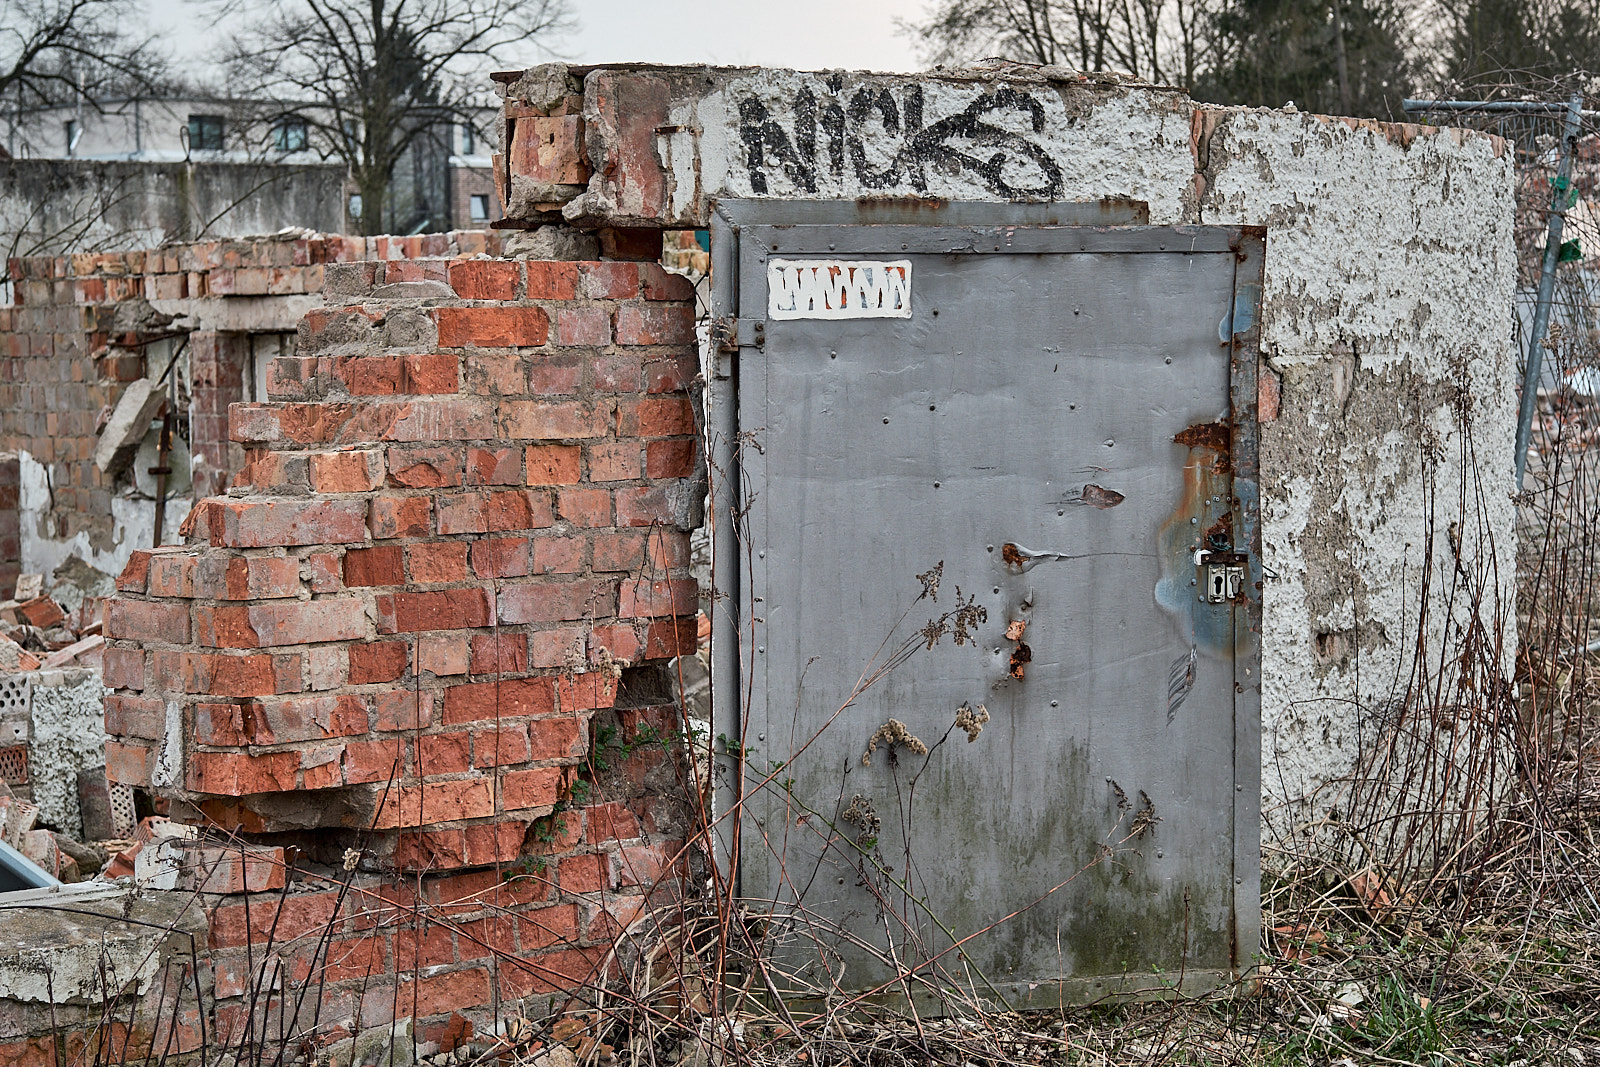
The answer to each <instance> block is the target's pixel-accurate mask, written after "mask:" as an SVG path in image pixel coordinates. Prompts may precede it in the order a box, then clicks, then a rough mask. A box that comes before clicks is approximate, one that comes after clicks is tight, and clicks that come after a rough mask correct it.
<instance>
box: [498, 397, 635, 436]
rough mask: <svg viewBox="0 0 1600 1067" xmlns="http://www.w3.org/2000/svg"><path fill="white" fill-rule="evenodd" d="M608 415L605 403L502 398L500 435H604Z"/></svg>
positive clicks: (608, 411)
mask: <svg viewBox="0 0 1600 1067" xmlns="http://www.w3.org/2000/svg"><path fill="white" fill-rule="evenodd" d="M610 416H611V411H610V408H609V407H607V406H606V405H604V404H593V403H585V402H583V401H577V400H571V401H565V402H550V401H543V400H504V401H501V403H500V436H501V437H502V438H504V439H507V440H524V441H565V440H576V439H582V438H589V437H604V436H605V434H606V430H607V429H608V427H609V424H610V421H611V418H610Z"/></svg>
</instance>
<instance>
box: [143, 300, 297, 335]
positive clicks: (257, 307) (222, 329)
mask: <svg viewBox="0 0 1600 1067" xmlns="http://www.w3.org/2000/svg"><path fill="white" fill-rule="evenodd" d="M324 302H325V301H324V299H323V296H322V294H321V293H294V294H291V295H287V296H207V297H199V298H192V299H191V298H185V299H181V300H152V301H151V302H150V306H151V307H153V308H155V309H156V310H157V311H159V312H161V313H162V314H164V315H171V316H172V317H173V318H174V319H177V320H187V321H186V322H185V325H188V326H190V327H191V328H192V329H195V330H215V331H217V332H219V333H293V332H294V331H295V329H296V328H298V326H299V324H300V319H301V317H302V316H303V315H305V313H306V312H307V311H310V310H311V309H312V308H319V307H321V306H322V305H323V303H324Z"/></svg>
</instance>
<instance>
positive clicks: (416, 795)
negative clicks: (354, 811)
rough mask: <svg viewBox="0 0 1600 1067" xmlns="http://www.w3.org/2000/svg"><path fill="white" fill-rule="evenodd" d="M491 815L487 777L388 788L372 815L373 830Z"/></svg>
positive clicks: (492, 804) (427, 824)
mask: <svg viewBox="0 0 1600 1067" xmlns="http://www.w3.org/2000/svg"><path fill="white" fill-rule="evenodd" d="M493 814H494V796H493V792H492V790H491V788H490V782H489V779H487V778H463V779H457V780H454V781H443V782H424V783H422V784H421V785H419V786H417V785H413V786H403V787H401V788H398V789H391V790H389V791H388V794H387V796H385V797H384V798H383V800H382V801H381V804H380V806H379V808H378V811H377V813H376V814H375V815H374V816H373V820H372V829H374V830H392V829H394V828H396V827H401V826H430V825H433V824H434V823H443V822H455V821H457V820H459V819H481V818H483V817H484V816H486V815H493Z"/></svg>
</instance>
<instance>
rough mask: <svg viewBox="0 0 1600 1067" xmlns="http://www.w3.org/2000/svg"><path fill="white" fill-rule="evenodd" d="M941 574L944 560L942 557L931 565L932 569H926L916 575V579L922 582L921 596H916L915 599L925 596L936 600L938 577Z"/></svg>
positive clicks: (942, 573)
mask: <svg viewBox="0 0 1600 1067" xmlns="http://www.w3.org/2000/svg"><path fill="white" fill-rule="evenodd" d="M943 576H944V560H942V559H941V560H940V561H939V562H938V563H936V564H934V565H933V569H932V570H926V571H923V572H922V573H921V574H919V575H917V581H919V582H921V583H922V596H919V597H917V599H918V600H922V599H924V598H926V599H928V600H933V601H937V600H938V599H939V579H940V578H941V577H943Z"/></svg>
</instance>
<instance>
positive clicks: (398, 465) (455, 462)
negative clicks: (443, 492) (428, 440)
mask: <svg viewBox="0 0 1600 1067" xmlns="http://www.w3.org/2000/svg"><path fill="white" fill-rule="evenodd" d="M389 481H390V482H391V483H393V484H395V485H400V486H404V487H406V488H407V489H441V488H444V487H446V486H452V485H460V484H461V451H460V449H456V448H399V447H395V448H391V449H389Z"/></svg>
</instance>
